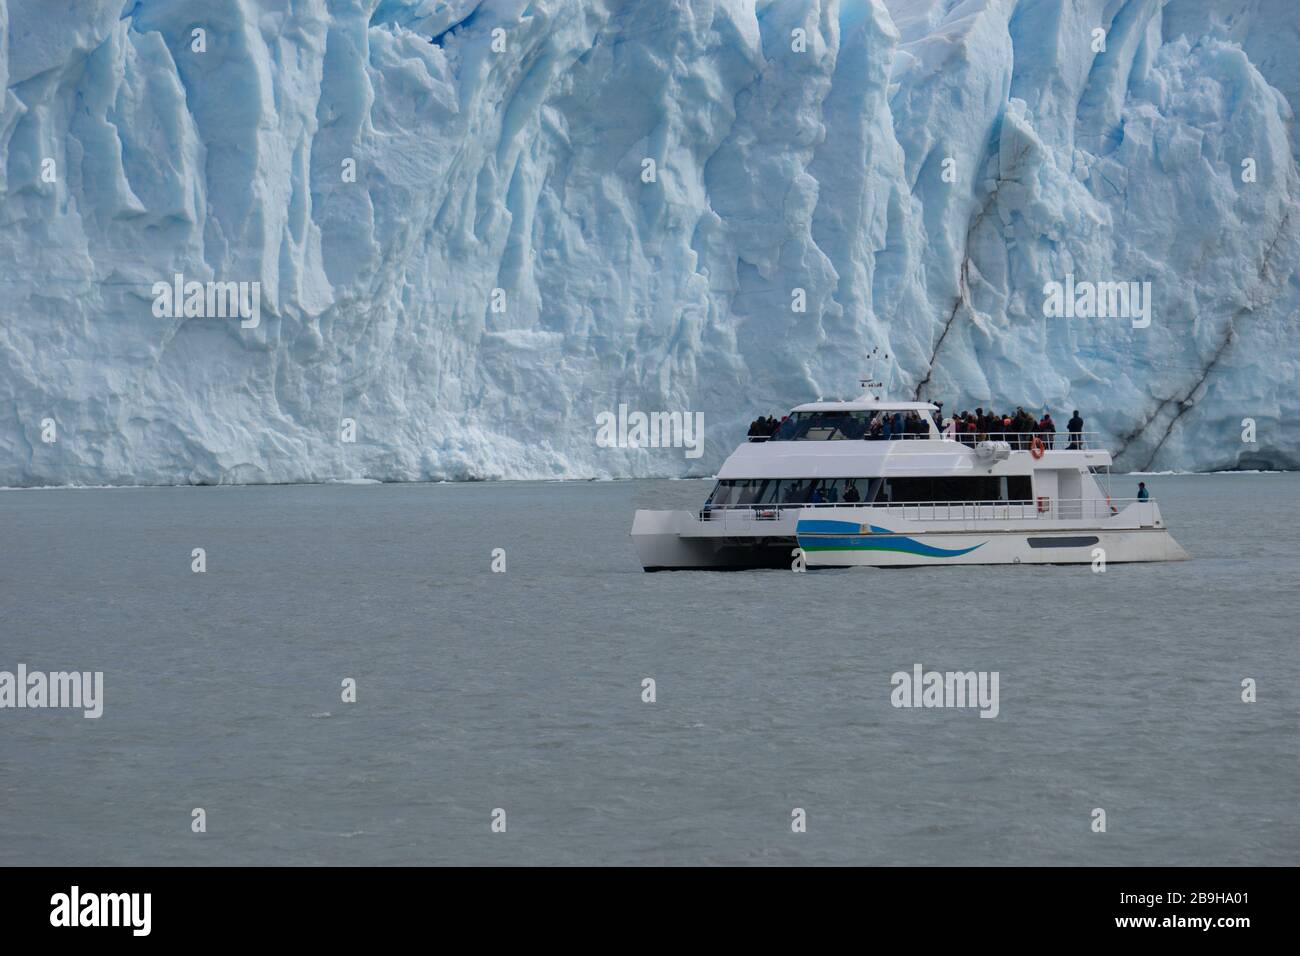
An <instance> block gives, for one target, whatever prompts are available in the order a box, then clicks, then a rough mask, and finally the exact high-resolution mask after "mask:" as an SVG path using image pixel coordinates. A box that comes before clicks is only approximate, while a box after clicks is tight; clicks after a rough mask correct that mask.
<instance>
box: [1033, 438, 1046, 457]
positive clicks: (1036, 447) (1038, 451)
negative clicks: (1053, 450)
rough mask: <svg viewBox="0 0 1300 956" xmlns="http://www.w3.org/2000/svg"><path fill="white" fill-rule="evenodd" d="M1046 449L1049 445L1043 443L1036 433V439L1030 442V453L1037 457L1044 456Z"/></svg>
mask: <svg viewBox="0 0 1300 956" xmlns="http://www.w3.org/2000/svg"><path fill="white" fill-rule="evenodd" d="M1045 451H1047V446H1046V445H1044V444H1043V440H1042V439H1041V438H1039V437H1038V436H1037V435H1035V436H1034V440H1033V441H1031V442H1030V443H1029V454H1031V455H1033V456H1034V457H1035V458H1042V457H1043V452H1045Z"/></svg>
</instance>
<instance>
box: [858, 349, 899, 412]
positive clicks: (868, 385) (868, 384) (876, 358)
mask: <svg viewBox="0 0 1300 956" xmlns="http://www.w3.org/2000/svg"><path fill="white" fill-rule="evenodd" d="M880 361H885V362H888V361H889V353H888V352H881V351H880V349H879V347H876V348H873V349H872V350H871V351H870V352H868V353H867V374H866V375H865V376H863V377H862V378H860V379H858V384H859V385H861V386H862V387H863V388H864V389H865V390H866V391H864V392H863V393H862V398H870V399H874V400H876V401H880V398H881V395H880V390H881V389H883V388H884V387H885V383H884V382H882V381H880V379H879V378H877V377H876V363H877V362H880ZM890 367H891V369H892V365H891V366H890Z"/></svg>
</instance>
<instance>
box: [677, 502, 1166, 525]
mask: <svg viewBox="0 0 1300 956" xmlns="http://www.w3.org/2000/svg"><path fill="white" fill-rule="evenodd" d="M1154 503H1155V502H1154V500H1153V499H1148V500H1146V501H1140V500H1139V499H1137V498H1110V499H1106V498H1046V497H1044V498H1039V499H1036V500H1033V501H899V502H874V503H870V504H864V503H860V502H845V501H840V502H818V503H816V504H812V503H807V504H800V503H797V502H786V503H784V504H767V505H762V504H748V505H711V506H707V507H705V508H704V509H702V510H701V511H700V520H701V521H719V520H721V521H725V522H731V521H737V522H742V523H748V522H754V521H778V520H780V518H781V517H782V513H783V512H785V517H789V516H790V513H791V512H795V511H803V510H808V509H814V510H815V509H826V508H840V509H844V508H848V509H852V510H853V511H855V512H860V513H861V516H862V518H863V519H864V523H865V522H866V521H869V520H870V519H871V518H877V517H878V518H881V519H888V518H891V517H901V518H903V519H905V520H909V521H1031V520H1034V521H1081V520H1084V519H1087V520H1102V519H1105V518H1112V517H1114V516H1115V515H1117V514H1119V513H1120V512H1121V511H1123V510H1124V509H1125V508H1127V507H1128V506H1129V505H1134V504H1137V505H1148V506H1149V505H1153V504H1154ZM855 517H856V515H855ZM1138 518H1139V519H1140V523H1141V524H1150V523H1151V522H1152V521H1153V520H1154V510H1153V509H1151V508H1149V507H1147V508H1143V509H1142V510H1141V511H1140V512H1139V514H1138Z"/></svg>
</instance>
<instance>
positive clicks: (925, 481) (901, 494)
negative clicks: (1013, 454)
mask: <svg viewBox="0 0 1300 956" xmlns="http://www.w3.org/2000/svg"><path fill="white" fill-rule="evenodd" d="M1030 487H1031V479H1030V477H1029V476H1028V475H1009V476H1006V477H1001V476H994V475H978V476H973V477H972V476H961V477H940V478H929V477H916V478H886V479H885V480H884V489H883V490H882V492H881V495H880V500H881V501H888V502H889V503H891V504H900V503H909V502H918V501H1029V500H1030V499H1031V498H1032V497H1033V493H1032V492H1031V490H1030Z"/></svg>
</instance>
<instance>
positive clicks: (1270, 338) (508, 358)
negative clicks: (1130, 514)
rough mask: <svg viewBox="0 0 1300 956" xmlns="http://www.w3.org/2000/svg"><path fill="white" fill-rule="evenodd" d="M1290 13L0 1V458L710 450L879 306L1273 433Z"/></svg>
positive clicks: (1142, 405) (702, 464) (946, 396)
mask: <svg viewBox="0 0 1300 956" xmlns="http://www.w3.org/2000/svg"><path fill="white" fill-rule="evenodd" d="M1098 30H1100V31H1104V33H1103V34H1102V38H1103V39H1104V50H1099V49H1097V47H1098V42H1097V34H1096V33H1094V31H1098ZM195 31H202V32H201V33H199V34H196V32H195ZM200 38H201V40H202V42H201V43H200ZM196 47H202V49H197V48H196ZM1297 51H1300V26H1298V20H1297V18H1296V17H1295V15H1294V10H1293V7H1292V6H1291V0H1235V2H1232V0H1219V2H1213V0H1168V2H1161V0H1109V2H1102V0H1078V2H1074V3H1068V4H1063V3H1058V2H1056V0H1021V2H1013V0H965V2H954V0H885V2H881V0H841V2H835V0H826V2H816V0H654V2H648V0H351V2H344V0H329V2H326V0H314V2H313V0H298V2H289V0H221V2H212V3H195V2H183V0H113V2H97V3H91V2H89V0H63V2H59V3H55V2H49V0H10V2H9V3H8V4H3V3H0V77H3V80H4V84H3V85H4V102H3V107H2V110H0V485H48V484H116V483H122V484H149V483H173V482H181V483H186V482H202V483H208V482H273V481H315V480H327V479H363V478H370V479H382V480H418V479H441V478H449V479H465V478H494V477H501V478H539V477H540V478H557V477H580V476H601V477H608V476H628V475H684V474H702V473H709V472H711V471H712V470H713V469H714V468H715V467H716V466H717V464H718V463H719V462H720V461H721V459H722V458H723V457H724V456H725V455H726V454H727V453H728V452H729V451H730V450H731V448H732V447H733V446H734V444H735V443H736V442H737V441H738V440H740V438H741V436H742V435H743V434H744V428H745V425H746V424H747V423H748V421H749V420H750V419H751V418H752V417H753V416H754V415H755V414H758V413H760V412H761V413H769V412H775V413H777V414H780V412H781V411H782V410H783V409H785V408H788V407H789V406H790V405H791V404H793V403H795V402H798V401H804V400H807V399H809V398H815V397H818V396H832V395H839V396H845V395H848V394H849V393H851V392H854V391H855V385H856V381H857V378H858V377H859V375H860V374H861V373H863V372H864V371H865V370H866V364H865V356H866V354H867V352H869V351H870V349H871V348H872V347H873V346H879V347H881V348H883V349H884V350H886V351H888V352H889V353H891V355H893V356H894V357H895V367H894V369H893V371H892V373H891V385H892V391H893V392H894V393H895V394H899V395H906V396H909V397H910V396H913V395H916V396H921V397H927V398H940V399H943V400H944V401H945V404H946V406H947V407H948V408H949V409H950V410H951V409H953V408H960V407H966V406H969V407H974V406H975V405H977V404H984V405H988V404H989V402H990V400H993V401H995V402H996V403H997V404H998V405H999V406H1003V405H1006V404H1011V405H1016V404H1023V405H1025V406H1026V407H1027V408H1030V409H1031V410H1035V411H1040V410H1041V409H1043V408H1049V409H1050V410H1051V411H1052V412H1053V414H1054V415H1055V417H1056V418H1057V419H1058V420H1059V421H1063V420H1064V419H1065V418H1066V417H1068V413H1069V412H1070V411H1071V410H1073V409H1074V408H1076V407H1077V408H1080V409H1082V410H1083V411H1084V414H1085V417H1086V418H1087V419H1088V423H1089V427H1090V428H1097V429H1100V430H1102V431H1105V432H1107V433H1109V434H1110V435H1111V436H1113V441H1112V447H1113V448H1114V450H1116V451H1117V452H1118V453H1119V459H1118V463H1119V464H1120V465H1121V466H1127V467H1130V468H1134V469H1144V470H1155V469H1197V470H1199V469H1210V468H1233V467H1242V468H1252V467H1300V429H1298V428H1297V427H1296V426H1295V424H1294V423H1295V422H1296V421H1297V420H1300V397H1298V395H1297V374H1296V372H1297V367H1298V364H1300V335H1298V334H1297V332H1300V329H1298V327H1297V326H1298V320H1297V313H1298V312H1300V279H1298V277H1297V272H1296V265H1297V263H1298V262H1300V203H1298V201H1297V199H1298V197H1300V192H1298V190H1297V184H1298V180H1300V176H1298V175H1297V155H1300V153H1298V151H1297V140H1296V135H1297V134H1296V132H1295V127H1294V110H1295V106H1296V103H1297V100H1298V98H1300V56H1297ZM647 160H652V161H653V164H654V166H653V172H654V176H653V181H651V182H647V181H645V180H646V178H647V175H648V164H647V162H646V161H647ZM1247 167H1249V169H1250V174H1248V172H1247ZM353 171H354V173H355V175H353ZM177 274H180V275H182V276H183V277H184V278H185V279H186V280H188V281H196V282H202V283H206V282H209V281H212V282H246V283H251V282H257V283H259V284H260V300H259V301H260V320H259V321H258V323H257V325H256V327H253V328H245V327H243V325H244V324H245V323H241V322H240V321H239V319H238V318H234V319H231V318H213V317H201V316H194V315H191V316H189V317H186V316H185V314H184V310H183V309H177V310H175V312H176V313H178V314H173V312H172V311H165V313H164V314H162V315H159V314H157V313H158V311H159V310H158V309H157V307H156V306H157V301H156V284H157V283H160V282H162V283H164V284H166V283H170V282H171V281H172V279H173V277H174V276H175V275H177ZM1067 275H1069V276H1073V277H1075V278H1076V279H1078V280H1088V281H1094V282H1103V281H1105V282H1130V281H1131V282H1149V283H1150V284H1151V285H1150V288H1151V296H1152V298H1151V322H1150V325H1149V327H1145V328H1135V327H1134V325H1133V322H1132V321H1130V319H1129V318H1128V317H1125V316H1119V317H1108V318H1077V317H1076V318H1064V317H1047V316H1045V315H1044V314H1043V300H1044V292H1043V290H1044V286H1045V284H1046V283H1048V282H1052V281H1064V280H1065V277H1066V276H1067ZM798 290H802V291H801V292H800V291H798ZM797 297H801V299H802V303H803V304H804V310H803V311H795V310H794V305H795V302H796V298H797ZM620 404H626V405H627V406H628V407H629V408H632V409H640V410H645V411H647V412H648V411H657V410H663V411H674V410H676V411H683V412H686V411H692V412H694V411H700V412H703V413H704V414H705V420H706V439H707V442H706V447H705V453H704V456H703V457H702V458H700V459H694V460H693V459H690V458H687V457H686V456H685V455H683V454H682V453H681V451H680V450H676V449H660V448H640V449H635V448H633V449H619V448H605V447H600V446H599V445H598V444H597V443H596V441H595V435H596V423H595V422H596V416H597V415H598V414H599V413H601V412H602V411H608V410H613V409H616V408H617V407H618V406H619V405H620ZM345 419H346V420H349V421H351V422H352V423H354V428H355V433H354V434H355V441H346V440H344V437H345V435H344V433H343V430H342V429H343V424H342V423H343V422H344V420H345ZM1244 419H1251V420H1253V421H1254V423H1255V428H1256V438H1257V440H1256V441H1255V442H1254V443H1248V442H1244V441H1243V440H1242V431H1243V420H1244ZM51 425H52V426H53V432H51V431H50V428H51ZM50 438H53V439H54V440H52V441H51V440H49V439H50Z"/></svg>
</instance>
